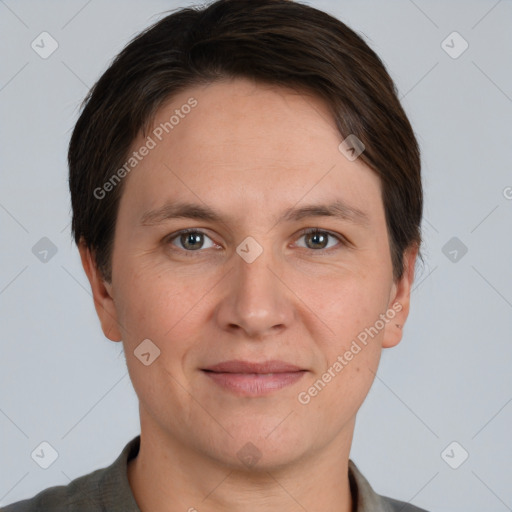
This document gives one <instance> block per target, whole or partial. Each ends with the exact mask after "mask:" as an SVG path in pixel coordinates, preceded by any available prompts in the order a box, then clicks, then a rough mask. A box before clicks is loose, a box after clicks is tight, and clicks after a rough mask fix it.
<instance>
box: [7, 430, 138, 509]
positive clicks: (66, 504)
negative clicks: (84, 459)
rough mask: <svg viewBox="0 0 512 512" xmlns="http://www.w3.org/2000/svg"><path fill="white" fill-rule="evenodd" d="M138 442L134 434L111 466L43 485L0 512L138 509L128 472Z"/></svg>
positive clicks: (135, 453) (136, 450)
mask: <svg viewBox="0 0 512 512" xmlns="http://www.w3.org/2000/svg"><path fill="white" fill-rule="evenodd" d="M139 446H140V436H137V437H135V438H133V439H132V440H131V441H129V442H128V444H126V446H125V447H124V449H123V451H122V452H121V454H120V455H119V457H118V458H117V459H116V460H115V461H114V462H113V463H112V464H111V465H110V466H108V467H104V468H101V469H97V470H95V471H93V472H91V473H88V474H87V475H83V476H80V477H78V478H75V479H74V480H73V481H72V482H70V483H69V484H67V485H57V486H54V487H49V488H47V489H44V490H42V491H41V492H39V493H38V494H36V495H35V496H33V497H32V498H29V499H26V500H22V501H17V502H16V503H12V504H10V505H7V507H4V508H2V509H1V511H0V512H61V511H62V512H103V511H105V510H109V511H114V510H119V511H123V512H140V511H139V509H138V507H137V504H136V502H135V499H134V497H133V494H132V492H131V489H130V485H129V482H128V476H127V463H128V461H129V460H131V459H132V458H133V457H135V456H136V455H137V453H138V451H139Z"/></svg>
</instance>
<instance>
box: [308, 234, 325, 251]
mask: <svg viewBox="0 0 512 512" xmlns="http://www.w3.org/2000/svg"><path fill="white" fill-rule="evenodd" d="M311 238H312V239H313V240H314V243H317V242H319V243H320V244H321V245H322V248H323V247H325V241H326V239H327V237H326V236H325V235H322V234H321V233H313V234H311ZM322 242H323V243H322Z"/></svg>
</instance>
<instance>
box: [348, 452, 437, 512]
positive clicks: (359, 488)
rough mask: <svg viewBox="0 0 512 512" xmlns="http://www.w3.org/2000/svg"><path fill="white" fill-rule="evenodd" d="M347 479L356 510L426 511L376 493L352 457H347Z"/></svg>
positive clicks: (387, 511)
mask: <svg viewBox="0 0 512 512" xmlns="http://www.w3.org/2000/svg"><path fill="white" fill-rule="evenodd" d="M349 481H350V489H351V492H352V495H353V496H354V500H355V503H356V510H357V512H428V511H427V510H425V509H423V508H419V507H416V506H415V505H411V504H410V503H407V502H405V501H399V500H395V499H394V498H390V497H388V496H383V495H381V494H377V493H376V492H375V491H374V489H373V488H372V486H371V485H370V483H369V482H368V480H367V479H366V478H365V476H364V475H363V474H362V473H361V471H360V470H359V468H358V467H357V466H356V464H355V463H354V461H353V460H352V459H349Z"/></svg>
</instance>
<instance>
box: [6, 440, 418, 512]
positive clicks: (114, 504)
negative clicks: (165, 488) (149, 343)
mask: <svg viewBox="0 0 512 512" xmlns="http://www.w3.org/2000/svg"><path fill="white" fill-rule="evenodd" d="M139 446H140V435H138V436H136V437H134V438H133V439H132V440H131V441H130V442H129V443H127V444H126V446H125V447H124V448H123V451H122V452H121V454H120V455H119V457H118V458H117V459H116V460H115V461H114V462H113V463H112V464H111V465H110V466H108V467H106V468H102V469H97V470H96V471H93V472H92V473H88V474H87V475H84V476H81V477H78V478H75V480H73V481H72V482H70V483H69V484H68V485H59V486H54V487H49V488H48V489H44V490H43V491H41V492H40V493H38V494H36V495H35V496H34V497H32V498H29V499H26V500H23V501H18V502H16V503H12V504H11V505H7V507H4V508H3V509H2V512H61V511H62V512H64V511H65V512H140V509H139V507H138V506H137V502H136V501H135V498H134V496H133V493H132V490H131V488H130V484H129V482H128V471H127V469H128V461H129V460H131V459H133V458H134V457H136V456H137V454H138V453H139ZM348 466H349V480H350V490H351V493H352V497H353V503H354V504H355V510H354V512H426V511H425V510H424V509H421V508H417V507H415V506H413V505H410V504H408V503H405V502H403V501H398V500H394V499H392V498H388V497H386V496H381V495H379V494H377V493H376V492H375V491H374V490H373V489H372V488H371V486H370V484H369V483H368V481H367V480H366V478H365V477H364V476H363V475H362V473H361V472H360V471H359V469H358V468H357V466H356V465H355V464H354V462H353V461H352V460H350V459H349V465H348Z"/></svg>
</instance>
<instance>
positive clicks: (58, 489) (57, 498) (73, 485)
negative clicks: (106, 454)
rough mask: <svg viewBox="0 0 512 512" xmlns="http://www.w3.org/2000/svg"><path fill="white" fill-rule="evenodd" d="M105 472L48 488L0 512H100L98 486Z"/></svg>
mask: <svg viewBox="0 0 512 512" xmlns="http://www.w3.org/2000/svg"><path fill="white" fill-rule="evenodd" d="M105 471H106V468H104V469H98V470H96V471H93V472H92V473H89V474H87V475H84V476H81V477H79V478H76V479H75V480H73V481H72V482H70V483H69V484H68V485H57V486H54V487H49V488H47V489H44V490H43V491H41V492H39V493H38V494H36V495H35V496H33V497H32V498H29V499H25V500H22V501H17V502H16V503H12V504H11V505H7V507H4V508H2V510H1V512H46V511H52V512H60V511H61V510H62V511H65V510H66V511H68V510H73V511H76V512H81V511H83V512H85V511H88V512H100V511H101V503H100V498H99V485H98V484H99V481H100V480H101V478H102V476H103V474H104V472H105Z"/></svg>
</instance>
